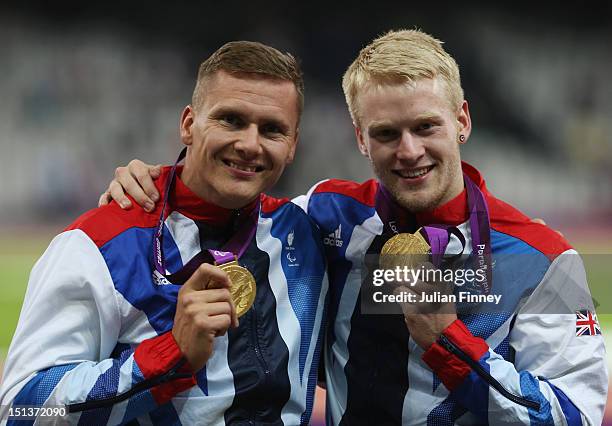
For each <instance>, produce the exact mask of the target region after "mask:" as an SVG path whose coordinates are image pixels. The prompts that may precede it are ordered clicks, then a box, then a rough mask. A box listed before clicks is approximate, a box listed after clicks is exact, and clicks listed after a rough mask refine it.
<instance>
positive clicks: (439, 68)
mask: <svg viewBox="0 0 612 426" xmlns="http://www.w3.org/2000/svg"><path fill="white" fill-rule="evenodd" d="M436 77H440V78H441V79H442V80H443V81H444V82H445V83H446V89H447V92H448V100H449V101H450V103H451V106H452V107H453V108H457V109H458V108H459V107H460V104H461V102H462V101H463V89H462V88H461V77H460V75H459V67H458V66H457V63H456V62H455V60H454V59H453V58H452V56H450V55H449V54H448V53H447V52H446V51H445V50H444V49H443V48H442V42H441V41H440V40H437V39H435V38H434V37H432V36H430V35H429V34H426V33H424V32H422V31H420V30H399V31H389V32H388V33H386V34H384V35H382V36H380V37H378V38H377V39H375V40H374V41H373V42H372V43H370V44H369V45H367V46H366V47H364V48H363V49H362V50H361V51H360V52H359V55H358V56H357V59H355V61H353V63H352V64H351V65H350V66H349V67H348V69H347V70H346V72H345V73H344V77H343V78H342V89H343V90H344V96H345V98H346V103H347V105H348V108H349V112H350V113H351V118H352V119H353V122H354V123H355V124H356V125H359V103H358V99H357V97H358V94H359V92H360V91H362V90H363V89H364V88H365V87H366V86H367V85H368V84H371V83H374V84H388V83H391V84H393V83H408V84H414V83H415V82H416V81H417V80H419V79H422V78H436Z"/></svg>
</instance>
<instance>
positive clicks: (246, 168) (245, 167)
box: [223, 160, 264, 173]
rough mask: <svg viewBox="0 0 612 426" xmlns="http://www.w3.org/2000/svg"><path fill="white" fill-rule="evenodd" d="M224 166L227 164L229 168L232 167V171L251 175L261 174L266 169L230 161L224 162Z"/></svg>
mask: <svg viewBox="0 0 612 426" xmlns="http://www.w3.org/2000/svg"><path fill="white" fill-rule="evenodd" d="M223 164H225V165H226V166H227V167H230V168H232V169H236V170H240V171H243V172H250V173H257V172H261V171H262V170H263V169H264V168H263V166H259V165H246V164H238V163H234V162H233V161H230V160H223Z"/></svg>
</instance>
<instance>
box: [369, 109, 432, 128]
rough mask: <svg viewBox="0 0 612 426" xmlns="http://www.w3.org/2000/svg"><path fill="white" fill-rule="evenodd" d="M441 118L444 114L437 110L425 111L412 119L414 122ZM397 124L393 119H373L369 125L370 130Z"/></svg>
mask: <svg viewBox="0 0 612 426" xmlns="http://www.w3.org/2000/svg"><path fill="white" fill-rule="evenodd" d="M441 119H442V116H441V115H440V114H437V113H435V112H424V113H422V114H419V115H417V116H416V117H414V118H413V119H412V120H411V121H413V122H414V121H426V120H441ZM395 124H396V122H394V121H391V120H379V121H373V122H372V123H370V125H369V126H368V130H378V129H380V128H383V127H389V126H394V125H395Z"/></svg>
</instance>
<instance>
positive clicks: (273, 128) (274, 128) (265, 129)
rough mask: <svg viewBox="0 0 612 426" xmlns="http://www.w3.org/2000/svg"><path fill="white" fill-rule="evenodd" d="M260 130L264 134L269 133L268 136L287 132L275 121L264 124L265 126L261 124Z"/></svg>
mask: <svg viewBox="0 0 612 426" xmlns="http://www.w3.org/2000/svg"><path fill="white" fill-rule="evenodd" d="M260 131H261V133H262V134H264V135H268V136H279V135H284V134H285V132H284V131H283V129H282V128H281V127H280V126H279V125H278V124H275V123H267V124H264V125H263V126H261V129H260Z"/></svg>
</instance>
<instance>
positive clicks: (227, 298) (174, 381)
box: [0, 42, 328, 425]
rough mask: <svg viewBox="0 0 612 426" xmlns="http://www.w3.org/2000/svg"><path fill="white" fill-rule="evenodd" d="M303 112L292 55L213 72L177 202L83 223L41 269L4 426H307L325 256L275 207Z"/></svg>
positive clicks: (186, 118)
mask: <svg viewBox="0 0 612 426" xmlns="http://www.w3.org/2000/svg"><path fill="white" fill-rule="evenodd" d="M302 105H303V80H302V74H301V71H300V68H299V66H298V64H297V62H296V61H295V59H294V58H293V57H292V56H291V55H289V54H283V53H281V52H279V51H277V50H276V49H274V48H271V47H269V46H265V45H263V44H260V43H253V42H232V43H227V44H225V45H224V46H222V47H221V48H220V49H219V50H217V51H216V52H215V53H214V54H213V55H212V56H211V57H210V58H208V59H207V60H206V61H204V63H202V65H201V66H200V70H199V73H198V80H197V85H196V88H195V90H194V94H193V103H192V104H191V105H188V106H187V107H185V109H184V110H183V112H182V116H181V124H180V136H181V141H182V143H183V144H184V145H185V146H186V148H185V151H186V154H185V151H184V152H183V153H182V155H183V154H185V164H184V166H179V167H177V166H176V165H175V166H174V167H166V168H164V169H163V170H161V175H160V177H159V179H158V180H157V182H156V184H157V188H156V189H157V190H158V191H159V192H160V193H161V194H163V202H162V203H160V204H159V205H158V206H157V208H156V209H155V210H153V211H151V212H150V213H147V212H145V211H144V210H142V209H140V208H137V209H132V210H130V211H127V212H126V211H122V210H121V209H120V208H119V206H117V205H116V204H111V205H108V206H104V207H101V208H98V209H95V210H92V211H90V212H88V213H86V214H84V215H83V216H81V217H80V218H79V219H77V220H76V221H75V222H74V223H73V224H72V225H71V226H69V227H68V228H67V229H66V230H65V231H64V232H63V233H61V234H60V235H58V236H57V237H56V238H55V239H54V240H53V242H52V243H51V245H50V246H49V248H48V249H47V251H46V252H45V253H44V255H43V256H42V258H41V259H40V260H39V261H38V263H37V264H36V266H35V267H34V269H33V271H32V274H31V276H30V281H29V284H28V290H27V293H26V297H25V301H24V304H23V308H22V312H21V316H20V319H19V324H18V326H17V330H16V332H15V335H14V337H13V341H12V343H11V347H10V350H9V354H8V357H7V360H6V364H5V366H4V379H3V383H2V387H1V389H0V399H1V404H2V405H1V410H0V421H1V422H2V423H5V422H6V421H7V417H8V422H9V423H11V424H12V423H13V421H19V420H24V419H25V416H26V415H27V413H28V411H27V408H28V407H31V406H34V408H37V409H38V410H39V412H38V421H42V422H45V421H47V420H52V421H59V422H61V423H62V424H63V423H64V422H68V423H71V424H77V423H78V424H84V425H89V424H107V423H108V424H125V423H130V424H140V423H146V424H149V423H153V424H163V425H167V424H225V423H227V424H247V423H248V424H254V425H262V424H265V425H280V424H308V422H309V418H310V413H311V411H312V403H313V399H314V389H315V386H316V378H317V366H318V358H319V353H320V346H321V341H322V334H323V329H324V323H325V318H324V309H325V308H324V306H325V303H324V302H325V300H326V294H327V286H328V284H327V277H326V275H325V260H324V257H323V247H322V244H321V242H320V240H319V238H318V230H317V228H316V225H314V223H313V222H312V220H311V219H310V218H309V217H308V216H307V215H306V214H305V213H304V212H303V210H301V209H300V208H299V207H298V206H296V205H294V204H292V203H290V202H288V200H281V199H274V198H271V197H268V196H266V195H264V194H263V193H262V192H263V191H264V190H266V189H268V188H270V187H271V186H272V185H274V184H275V183H276V181H277V180H278V178H279V177H280V176H281V174H282V172H283V170H284V168H285V166H286V165H287V164H289V163H290V162H291V161H292V160H293V156H294V153H295V148H296V143H297V139H298V124H299V118H300V114H301V111H302ZM182 155H181V156H182ZM180 158H181V157H179V160H180ZM177 162H178V161H177ZM295 233H297V234H298V235H299V236H300V237H299V238H295V239H294V238H293V235H294V234H295ZM306 253H308V256H306V255H305V254H306ZM287 254H291V255H292V256H291V260H287ZM213 264H214V265H215V266H213ZM251 304H252V307H251ZM241 314H244V315H242V317H241V318H240V320H238V318H237V317H238V316H239V315H241ZM41 408H42V410H40V409H41ZM53 408H57V409H62V410H63V409H64V408H65V409H66V410H67V412H65V413H64V412H63V411H58V410H53ZM24 409H26V411H23V410H24ZM46 410H48V411H46ZM59 414H65V415H64V417H63V418H61V419H59V418H58V417H57V416H58V415H59ZM49 416H54V417H53V418H52V419H51V418H49Z"/></svg>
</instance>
